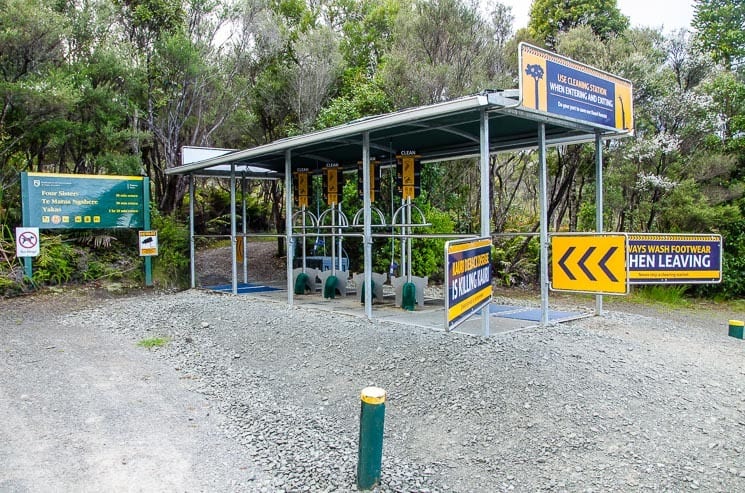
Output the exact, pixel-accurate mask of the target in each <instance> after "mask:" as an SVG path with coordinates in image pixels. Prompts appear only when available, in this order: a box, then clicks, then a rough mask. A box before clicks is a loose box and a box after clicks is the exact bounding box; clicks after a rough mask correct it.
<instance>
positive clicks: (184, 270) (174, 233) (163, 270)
mask: <svg viewBox="0 0 745 493" xmlns="http://www.w3.org/2000/svg"><path fill="white" fill-rule="evenodd" d="M151 224H152V228H153V229H155V230H156V231H158V256H157V257H153V282H154V283H157V284H159V285H161V286H163V287H184V286H186V285H187V283H188V279H189V277H188V275H189V229H188V228H187V227H186V226H185V225H183V224H181V223H179V222H178V220H177V219H176V218H175V217H174V216H163V215H161V214H159V213H154V214H153V216H152V223H151Z"/></svg>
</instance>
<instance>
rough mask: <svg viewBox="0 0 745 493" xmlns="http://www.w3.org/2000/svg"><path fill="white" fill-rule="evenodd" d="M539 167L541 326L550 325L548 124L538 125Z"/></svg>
mask: <svg viewBox="0 0 745 493" xmlns="http://www.w3.org/2000/svg"><path fill="white" fill-rule="evenodd" d="M538 168H539V173H538V174H539V176H540V178H539V181H540V183H539V186H540V208H541V211H540V223H541V224H540V226H541V326H542V327H546V326H547V325H548V283H549V279H548V199H547V191H546V188H547V185H546V183H547V181H548V178H547V171H546V124H545V123H541V124H540V126H539V127H538Z"/></svg>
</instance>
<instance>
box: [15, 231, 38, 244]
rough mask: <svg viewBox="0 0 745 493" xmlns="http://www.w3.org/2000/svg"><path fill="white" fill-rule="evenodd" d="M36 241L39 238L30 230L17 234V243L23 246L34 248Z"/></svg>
mask: <svg viewBox="0 0 745 493" xmlns="http://www.w3.org/2000/svg"><path fill="white" fill-rule="evenodd" d="M38 242H39V238H38V237H37V236H36V234H34V233H32V232H31V231H24V232H23V233H21V234H20V235H18V243H19V244H20V245H21V246H22V247H23V248H34V247H35V246H36V244H37V243H38Z"/></svg>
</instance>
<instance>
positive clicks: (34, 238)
mask: <svg viewBox="0 0 745 493" xmlns="http://www.w3.org/2000/svg"><path fill="white" fill-rule="evenodd" d="M38 256H39V228H16V257H38Z"/></svg>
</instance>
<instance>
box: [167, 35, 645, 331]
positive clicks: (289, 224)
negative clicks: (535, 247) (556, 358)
mask: <svg viewBox="0 0 745 493" xmlns="http://www.w3.org/2000/svg"><path fill="white" fill-rule="evenodd" d="M519 50H520V88H519V89H516V90H514V89H513V90H494V91H492V90H487V91H483V92H481V93H479V94H476V95H472V96H466V97H462V98H458V99H454V100H452V101H446V102H442V103H437V104H433V105H428V106H421V107H415V108H409V109H405V110H401V111H397V112H394V113H389V114H384V115H379V116H371V117H367V118H362V119H359V120H355V121H352V122H350V123H347V124H345V125H340V126H337V127H332V128H328V129H325V130H321V131H317V132H312V133H308V134H304V135H299V136H295V137H289V138H285V139H281V140H277V141H275V142H271V143H269V144H265V145H261V146H257V147H254V148H251V149H245V150H239V151H231V150H220V149H201V150H200V149H198V148H185V149H184V153H183V154H185V155H187V157H186V159H184V164H183V165H181V166H179V167H176V168H172V169H169V170H167V173H168V174H176V175H187V176H188V177H189V194H190V200H189V207H190V233H191V265H192V276H191V282H192V287H196V272H195V267H194V265H195V241H194V239H195V235H194V186H195V182H194V178H195V177H223V178H229V179H230V194H231V239H232V241H231V245H232V259H233V261H232V284H231V289H230V291H231V292H233V293H234V294H237V293H238V262H237V259H238V257H239V254H240V253H245V251H244V252H238V239H240V240H241V245H242V248H243V249H244V250H245V242H244V238H246V237H249V236H252V235H251V234H248V233H247V232H246V229H245V221H246V219H245V213H244V214H243V223H244V224H243V233H242V234H240V235H239V234H238V228H237V220H236V180H237V179H238V178H240V179H241V180H242V181H243V182H244V183H245V180H246V179H276V180H284V185H285V201H286V203H285V207H286V211H285V212H286V224H285V226H286V227H285V234H283V235H281V236H283V237H284V238H285V241H286V246H287V252H288V255H287V266H286V268H287V287H286V291H287V303H288V304H290V305H292V304H293V303H294V297H295V293H296V292H297V293H304V292H305V291H306V286H307V288H313V290H314V291H315V286H316V281H317V280H318V279H320V280H321V281H322V282H323V286H322V289H323V291H324V296H327V297H331V296H333V295H334V294H335V293H336V291H339V293H340V294H344V293H345V285H346V280H347V270H346V269H344V268H343V267H344V263H343V260H345V259H343V239H344V238H347V237H359V238H361V239H362V243H363V252H364V255H363V258H364V266H363V274H360V275H358V277H357V279H356V280H357V282H358V283H359V284H358V285H359V286H360V291H361V293H362V295H363V296H362V300H363V302H364V312H365V316H366V317H367V318H369V319H372V318H373V296H376V297H377V296H379V293H380V288H381V284H382V282H383V281H384V279H385V277H384V275H383V277H380V276H381V274H379V273H373V269H372V265H373V252H372V245H373V239H374V238H395V239H398V240H399V241H400V242H401V252H402V255H401V258H400V261H401V265H400V268H401V271H400V272H401V273H402V275H401V277H400V278H398V280H397V281H396V283H397V284H396V288H395V290H396V297H397V303H396V304H397V306H401V305H405V304H406V305H405V306H404V308H413V305H414V304H419V301H421V300H422V296H423V294H422V291H423V287H424V285H426V278H418V279H417V278H415V276H412V271H411V239H412V238H416V237H438V238H450V239H453V240H455V241H452V242H449V243H452V244H453V251H454V252H458V251H462V250H464V247H461V246H459V245H460V243H459V241H460V242H466V243H468V242H476V247H479V245H480V248H484V243H483V242H485V245H486V247H485V248H486V250H485V251H486V252H488V251H489V248H490V246H491V241H492V238H493V237H495V236H497V235H498V234H499V232H492V231H491V230H490V229H491V228H490V221H489V156H490V155H491V154H495V153H500V152H509V151H517V150H522V149H537V150H538V161H539V163H538V164H539V184H540V256H541V276H540V277H541V279H540V283H541V310H540V312H541V314H540V323H541V325H547V324H548V323H549V310H548V292H549V287H550V286H551V282H550V279H549V255H548V248H549V234H548V218H547V197H546V194H547V192H546V183H547V170H546V149H547V148H548V147H550V146H558V145H566V144H577V143H587V142H594V144H595V156H596V181H597V183H598V184H599V185H600V186H598V187H596V188H597V190H596V204H597V208H596V225H597V228H596V230H597V233H602V232H603V207H602V204H603V186H602V182H603V177H602V165H603V156H602V141H603V139H609V138H621V137H625V136H629V135H631V133H632V130H633V108H632V87H631V83H630V82H628V81H626V80H624V79H621V78H619V77H616V76H614V75H611V74H607V73H605V72H602V71H600V70H597V69H595V68H592V67H589V66H587V65H584V64H581V63H578V62H576V61H573V60H570V59H567V58H564V57H560V56H558V55H556V54H554V53H550V52H547V51H544V50H541V49H538V48H535V47H532V46H530V45H527V44H521V45H520V48H519ZM182 157H183V156H182ZM463 158H476V159H478V163H479V170H480V224H481V226H480V233H479V235H478V237H475V236H474V235H453V234H449V235H444V234H437V233H432V234H428V235H424V234H421V233H417V228H420V227H422V226H425V225H427V221H426V218H425V217H424V214H422V212H421V210H419V209H418V208H417V207H416V206H415V205H414V204H412V199H413V198H414V197H415V195H416V193H417V187H418V177H417V173H416V172H417V171H418V167H419V166H420V165H421V164H422V163H427V162H443V161H449V160H455V159H463ZM392 166H397V167H398V169H397V171H398V176H399V182H398V185H399V190H400V191H401V197H400V200H401V203H400V207H398V209H396V211H395V213H394V214H392V218H391V221H390V223H389V224H386V221H385V217H384V215H383V214H382V212H381V211H380V210H379V209H378V208H377V207H375V206H374V194H375V189H376V184H375V180H376V179H377V177H379V176H380V174H379V171H380V169H381V168H385V167H392ZM357 170H359V171H358V173H359V181H360V184H361V187H360V188H361V192H362V193H361V195H362V203H363V207H362V209H360V210H359V211H358V212H357V214H356V215H355V216H354V218H353V219H352V221H350V220H349V218H348V217H347V216H346V215H345V214H344V213H343V212H342V210H341V206H340V202H341V187H339V183H340V181H339V178H340V175H341V174H342V173H343V172H347V171H357ZM314 173H321V174H322V175H323V181H324V185H325V187H324V191H325V194H326V205H327V206H328V209H326V210H325V211H323V212H321V213H317V214H313V213H312V212H311V211H310V210H309V207H308V206H309V205H310V202H309V196H310V194H311V191H310V190H311V186H310V184H311V182H312V175H313V174H314ZM295 203H297V205H298V209H297V210H295ZM244 207H245V204H244ZM244 211H245V209H244ZM384 229H385V231H384ZM373 230H375V233H374V232H373ZM601 236H602V235H601ZM308 237H315V238H318V237H331V238H332V241H331V243H332V245H331V250H332V251H331V265H330V266H326V267H327V268H328V270H326V271H324V270H321V271H318V272H317V271H315V270H314V269H313V268H311V267H310V266H309V262H310V258H308V257H307V256H306V238H308ZM464 238H466V239H464ZM298 240H300V244H301V247H302V248H301V250H302V252H301V255H302V263H301V264H300V265H298V266H297V267H296V266H294V265H293V252H294V251H295V247H296V246H297V243H298ZM479 242H482V243H479ZM466 250H467V249H466ZM443 253H444V255H445V257H446V261H447V259H448V257H451V258H452V259H455V260H454V261H455V262H457V259H458V258H462V256H461V257H458V254H452V255H450V254H448V253H447V252H443ZM620 254H621V253H619V255H620ZM479 256H483V254H480V253H479V251H476V254H475V255H470V257H479ZM554 256H556V253H554ZM466 257H467V258H470V257H469V254H468V253H467V252H466ZM565 261H566V259H565ZM604 262H605V263H604V265H603V266H602V267H604V268H612V267H608V265H615V264H614V262H615V263H619V262H616V261H615V260H614V259H607V258H606V259H604ZM392 263H393V262H392ZM620 263H621V264H623V265H624V266H625V261H622V262H620ZM480 264H481V263H480V262H478V261H472V262H467V265H472V266H474V267H475V268H482V269H483V266H482V265H480ZM606 264H607V265H606ZM560 267H562V268H566V262H565V264H564V265H562V266H560ZM294 268H295V269H296V270H295V271H294V273H293V269H294ZM321 268H323V267H321ZM448 270H449V269H447V265H446V285H445V290H446V291H447V292H446V293H445V298H446V310H445V311H446V315H445V318H446V320H445V328H446V330H449V329H452V328H453V327H454V326H455V325H457V324H458V323H460V322H461V321H463V320H465V318H468V317H469V316H470V315H472V314H474V313H479V312H482V311H483V312H484V313H485V314H486V315H487V316H482V317H481V333H482V334H483V335H485V336H488V335H489V330H490V329H489V318H490V317H489V316H488V313H489V306H488V305H489V303H490V301H491V278H490V277H489V278H488V279H482V278H483V276H481V275H477V274H474V273H473V272H471V274H472V275H471V276H470V281H468V282H464V279H454V277H457V276H454V275H451V274H452V272H455V273H456V274H460V273H461V272H460V270H459V269H458V268H457V267H456V268H453V269H452V272H450V273H447V271H448ZM488 270H490V269H487V271H488ZM553 270H556V268H554V269H553ZM621 270H623V267H622V268H621ZM484 272H486V271H484ZM468 274H469V272H465V275H468ZM570 275H571V274H570ZM612 275H613V273H612ZM321 276H323V277H321ZM244 277H245V264H244ZM298 277H300V281H298ZM329 277H333V278H334V279H332V280H331V281H329ZM571 277H574V276H571ZM613 277H616V278H618V277H617V276H615V275H613ZM621 277H623V283H624V285H626V281H627V276H621ZM474 279H475V281H474ZM486 282H488V284H489V289H488V290H487V289H484V287H483V283H486ZM588 282H590V285H589V286H588V285H579V286H578V287H573V286H570V288H569V290H570V291H577V292H590V293H595V294H596V314H601V313H602V296H603V294H619V293H618V291H619V290H618V289H611V290H605V289H604V288H603V287H602V286H600V288H599V289H598V288H597V287H596V286H593V285H592V284H591V283H592V281H588ZM306 283H307V284H306ZM449 283H455V285H457V286H458V287H460V288H471V287H473V288H474V289H476V291H475V292H472V293H465V295H464V296H465V298H463V296H461V297H460V298H458V299H450V298H451V291H456V292H457V291H458V288H452V286H450V285H449ZM472 285H473V286H472ZM404 287H406V288H407V289H404ZM622 291H623V292H625V291H626V289H624V290H622ZM376 293H377V294H376ZM621 294H622V293H621ZM399 298H401V299H399ZM411 298H413V300H412V299H411ZM448 302H451V305H450V306H448ZM419 306H420V307H421V305H420V304H419ZM448 312H450V313H448Z"/></svg>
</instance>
